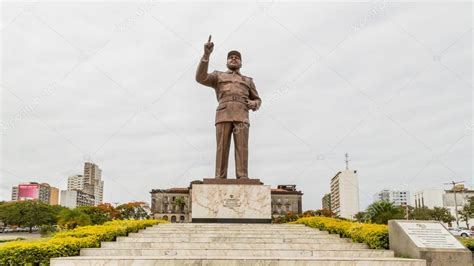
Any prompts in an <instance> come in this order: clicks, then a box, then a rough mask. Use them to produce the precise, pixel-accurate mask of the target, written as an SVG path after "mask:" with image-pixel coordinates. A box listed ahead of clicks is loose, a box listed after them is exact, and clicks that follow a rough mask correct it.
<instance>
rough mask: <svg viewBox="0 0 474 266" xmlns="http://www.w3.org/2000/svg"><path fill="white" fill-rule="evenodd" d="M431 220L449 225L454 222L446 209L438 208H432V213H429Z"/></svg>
mask: <svg viewBox="0 0 474 266" xmlns="http://www.w3.org/2000/svg"><path fill="white" fill-rule="evenodd" d="M431 218H433V220H436V221H440V222H443V223H450V222H452V221H454V220H456V219H455V218H454V217H453V216H452V215H451V213H450V212H449V210H448V209H446V208H440V207H434V209H433V211H432V212H431Z"/></svg>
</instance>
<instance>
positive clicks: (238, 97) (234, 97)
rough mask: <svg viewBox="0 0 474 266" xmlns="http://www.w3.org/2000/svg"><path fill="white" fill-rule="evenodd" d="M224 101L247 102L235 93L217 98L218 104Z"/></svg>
mask: <svg viewBox="0 0 474 266" xmlns="http://www.w3.org/2000/svg"><path fill="white" fill-rule="evenodd" d="M226 102H239V103H243V104H247V99H246V98H244V97H241V96H237V95H233V96H225V97H222V98H221V99H219V104H221V103H226Z"/></svg>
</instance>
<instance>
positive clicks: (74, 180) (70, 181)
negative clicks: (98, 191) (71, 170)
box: [67, 175, 85, 190]
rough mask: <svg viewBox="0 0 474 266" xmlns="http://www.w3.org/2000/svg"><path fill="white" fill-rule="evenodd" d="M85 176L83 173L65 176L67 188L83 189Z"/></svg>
mask: <svg viewBox="0 0 474 266" xmlns="http://www.w3.org/2000/svg"><path fill="white" fill-rule="evenodd" d="M84 180H85V178H84V176H83V175H73V176H70V177H68V178H67V190H74V189H77V190H84V183H85V181H84Z"/></svg>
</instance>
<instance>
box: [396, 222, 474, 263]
mask: <svg viewBox="0 0 474 266" xmlns="http://www.w3.org/2000/svg"><path fill="white" fill-rule="evenodd" d="M388 227H389V242H390V249H391V250H393V251H395V255H397V256H403V257H411V258H417V259H425V260H426V263H427V265H428V266H435V265H459V266H464V265H470V266H471V265H472V254H471V251H469V249H467V248H466V247H464V246H463V245H462V244H461V243H460V242H459V241H458V240H457V239H456V238H455V237H454V236H453V235H452V234H451V233H449V231H448V230H447V229H446V228H445V227H444V226H443V225H442V224H441V223H439V222H436V221H408V220H390V221H389V222H388Z"/></svg>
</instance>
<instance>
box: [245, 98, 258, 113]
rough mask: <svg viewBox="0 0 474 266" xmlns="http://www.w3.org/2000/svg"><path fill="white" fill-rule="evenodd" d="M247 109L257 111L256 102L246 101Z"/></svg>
mask: <svg viewBox="0 0 474 266" xmlns="http://www.w3.org/2000/svg"><path fill="white" fill-rule="evenodd" d="M247 108H249V109H252V110H253V111H255V110H256V109H257V101H250V100H249V101H247Z"/></svg>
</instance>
